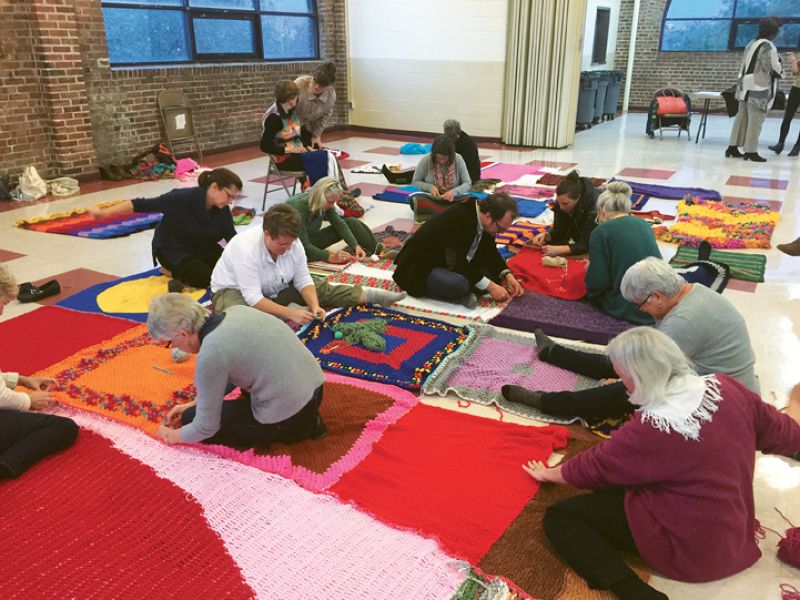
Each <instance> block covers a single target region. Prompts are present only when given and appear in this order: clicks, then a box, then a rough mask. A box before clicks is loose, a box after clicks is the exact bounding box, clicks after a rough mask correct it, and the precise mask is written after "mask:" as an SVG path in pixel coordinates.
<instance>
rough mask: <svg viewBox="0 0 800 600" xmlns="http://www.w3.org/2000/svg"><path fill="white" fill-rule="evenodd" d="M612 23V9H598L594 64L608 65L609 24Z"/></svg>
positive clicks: (593, 48) (593, 50) (595, 27)
mask: <svg viewBox="0 0 800 600" xmlns="http://www.w3.org/2000/svg"><path fill="white" fill-rule="evenodd" d="M610 21H611V9H610V8H598V9H597V16H595V18H594V46H593V47H592V64H593V65H604V64H606V53H607V51H608V24H609V22H610Z"/></svg>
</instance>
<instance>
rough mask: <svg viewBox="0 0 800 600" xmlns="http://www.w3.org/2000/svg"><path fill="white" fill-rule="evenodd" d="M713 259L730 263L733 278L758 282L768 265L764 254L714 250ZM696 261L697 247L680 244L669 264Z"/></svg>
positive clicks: (678, 265)
mask: <svg viewBox="0 0 800 600" xmlns="http://www.w3.org/2000/svg"><path fill="white" fill-rule="evenodd" d="M711 260H712V261H714V262H719V263H724V264H726V265H728V266H729V267H730V269H731V278H732V279H741V280H742V281H755V282H758V283H761V282H763V281H764V270H765V269H766V265H767V257H766V255H764V254H751V253H747V252H724V251H722V250H712V251H711ZM696 261H697V248H687V247H686V246H678V252H677V253H675V256H673V257H672V258H671V259H670V261H669V264H671V265H673V266H674V267H682V266H684V265H687V264H689V263H693V262H696Z"/></svg>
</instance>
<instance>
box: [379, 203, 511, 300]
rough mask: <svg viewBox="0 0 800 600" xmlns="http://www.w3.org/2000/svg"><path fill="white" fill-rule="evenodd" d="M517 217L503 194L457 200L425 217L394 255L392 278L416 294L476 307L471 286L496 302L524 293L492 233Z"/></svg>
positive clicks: (498, 230)
mask: <svg viewBox="0 0 800 600" xmlns="http://www.w3.org/2000/svg"><path fill="white" fill-rule="evenodd" d="M516 216H517V203H516V201H515V200H514V199H513V198H511V197H510V196H508V195H507V194H503V193H495V194H491V195H490V196H487V197H486V198H482V199H481V200H476V199H474V198H472V199H468V200H465V201H464V202H461V203H459V204H456V205H454V206H452V207H451V208H449V209H448V210H446V211H445V212H443V213H440V214H438V215H436V216H435V217H433V218H432V219H430V220H429V221H427V222H426V223H425V224H424V225H422V227H420V228H419V230H418V231H417V232H416V233H415V234H414V235H413V236H412V237H411V238H410V239H409V240H408V241H407V242H406V244H405V246H403V249H402V250H401V251H400V254H398V255H397V258H395V263H396V264H397V269H396V270H395V272H394V276H393V277H394V280H395V282H396V283H397V285H399V286H400V288H401V289H404V290H406V291H407V292H408V293H409V294H411V295H412V296H428V297H431V298H438V299H441V300H445V301H447V302H454V303H461V304H463V305H465V306H466V307H468V308H475V306H477V303H478V300H477V297H476V296H475V293H474V291H473V290H477V291H478V292H480V293H481V294H482V293H484V292H488V293H489V294H490V295H491V296H492V298H493V299H494V300H495V301H497V302H505V301H506V300H508V299H509V298H511V297H519V296H521V295H522V293H523V292H524V290H523V288H522V286H521V285H520V283H519V282H518V281H517V280H516V278H515V277H514V275H512V273H511V271H510V270H509V269H508V267H507V265H506V262H505V261H504V260H503V257H501V256H500V253H499V252H498V251H497V246H496V245H495V241H494V238H495V236H496V235H497V234H498V233H502V232H503V231H505V230H506V229H508V228H509V227H511V223H512V222H513V220H514V218H515V217H516Z"/></svg>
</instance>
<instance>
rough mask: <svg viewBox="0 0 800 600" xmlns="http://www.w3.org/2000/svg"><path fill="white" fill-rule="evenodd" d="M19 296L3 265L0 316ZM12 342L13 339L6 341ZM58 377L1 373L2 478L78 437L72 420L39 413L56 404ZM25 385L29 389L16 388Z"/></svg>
mask: <svg viewBox="0 0 800 600" xmlns="http://www.w3.org/2000/svg"><path fill="white" fill-rule="evenodd" d="M16 295H17V282H16V281H15V280H14V276H13V275H11V273H10V272H9V271H8V269H6V268H5V267H4V266H2V265H0V315H1V314H3V308H5V305H6V304H8V303H9V302H11V301H12V300H13V299H14V298H15V297H16ZM5 341H6V342H7V343H8V344H9V345H11V344H13V340H5ZM55 383H56V382H55V380H53V379H50V378H47V377H25V376H23V375H20V374H19V373H8V372H6V373H0V480H2V479H5V478H7V477H19V476H20V475H21V474H22V473H23V472H24V471H25V470H27V469H28V468H29V467H31V466H32V465H33V464H34V463H36V462H38V461H39V460H41V459H42V458H44V457H45V456H49V455H50V454H53V453H55V452H58V451H59V450H63V449H64V448H68V447H69V446H71V445H72V444H73V443H75V439H76V438H77V437H78V426H77V425H76V424H75V422H74V421H72V420H71V419H67V418H65V417H57V416H55V415H47V414H39V413H38V412H29V411H40V410H43V409H45V408H49V407H50V406H52V405H53V404H55V398H53V395H52V393H51V392H50V389H51V388H52V387H53V386H54V385H55ZM18 386H21V387H24V388H27V390H28V391H26V392H19V391H16V390H15V389H14V388H16V387H18Z"/></svg>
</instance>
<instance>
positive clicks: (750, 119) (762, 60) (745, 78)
mask: <svg viewBox="0 0 800 600" xmlns="http://www.w3.org/2000/svg"><path fill="white" fill-rule="evenodd" d="M780 28H781V22H780V21H779V20H778V19H776V18H775V17H767V18H766V19H762V20H761V21H759V23H758V38H757V39H755V40H752V41H751V42H750V43H749V44H747V46H746V47H745V49H744V56H743V57H742V66H741V68H740V70H739V79H738V80H737V81H736V97H737V98H738V100H739V112H738V113H737V114H736V120H735V121H734V122H733V129H731V137H730V141H729V144H730V145H729V146H728V149H727V150H725V156H726V157H728V158H744V159H745V160H752V161H754V162H766V161H767V159H766V158H764V157H762V156H759V154H758V138H759V136H760V135H761V128H762V127H763V126H764V119H765V118H766V116H767V112H769V109H770V108H771V107H772V103H773V102H774V100H775V93H776V92H777V89H778V80H779V79H780V78H781V76H782V71H783V68H782V66H781V59H780V57H779V56H778V49H777V48H775V44H773V43H772V40H773V39H775V36H776V35H778V32H779V31H780ZM742 145H743V146H744V154H742V153H741V152H739V148H738V147H739V146H742Z"/></svg>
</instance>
